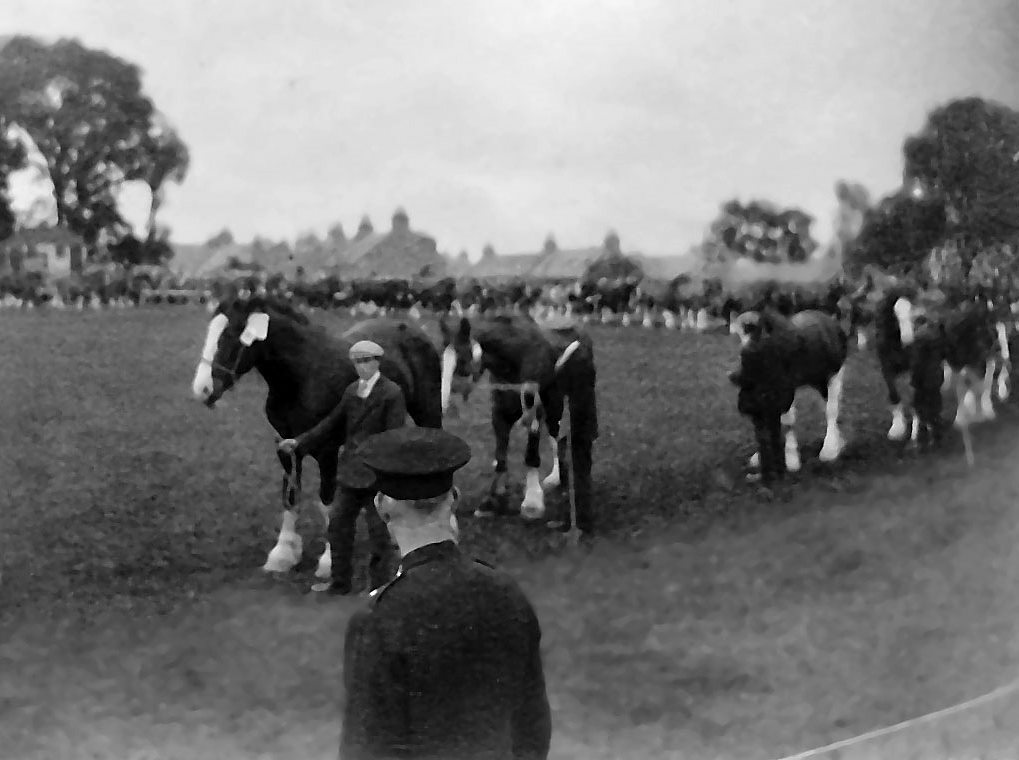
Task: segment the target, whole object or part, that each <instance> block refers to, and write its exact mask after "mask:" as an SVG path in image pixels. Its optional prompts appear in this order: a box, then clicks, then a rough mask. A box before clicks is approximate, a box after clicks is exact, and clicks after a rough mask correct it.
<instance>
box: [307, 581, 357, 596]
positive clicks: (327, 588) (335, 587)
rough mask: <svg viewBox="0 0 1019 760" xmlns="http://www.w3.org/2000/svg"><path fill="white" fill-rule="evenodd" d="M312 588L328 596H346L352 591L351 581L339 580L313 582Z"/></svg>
mask: <svg viewBox="0 0 1019 760" xmlns="http://www.w3.org/2000/svg"><path fill="white" fill-rule="evenodd" d="M311 590H312V591H315V592H318V593H325V594H327V595H328V596H346V595H347V594H349V593H350V592H351V588H350V583H340V582H338V581H330V582H328V583H315V584H312V587H311Z"/></svg>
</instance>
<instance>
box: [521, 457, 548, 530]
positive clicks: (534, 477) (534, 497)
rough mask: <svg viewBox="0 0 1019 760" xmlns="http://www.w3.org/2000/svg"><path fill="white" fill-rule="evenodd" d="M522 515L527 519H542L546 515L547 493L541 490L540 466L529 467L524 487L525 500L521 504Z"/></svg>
mask: <svg viewBox="0 0 1019 760" xmlns="http://www.w3.org/2000/svg"><path fill="white" fill-rule="evenodd" d="M520 516H521V517H523V518H524V519H525V520H540V519H541V518H542V517H544V516H545V495H544V493H542V490H541V480H540V479H539V478H538V468H537V467H528V468H527V485H526V487H525V488H524V500H523V502H522V503H521V504H520Z"/></svg>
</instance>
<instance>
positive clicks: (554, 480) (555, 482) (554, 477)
mask: <svg viewBox="0 0 1019 760" xmlns="http://www.w3.org/2000/svg"><path fill="white" fill-rule="evenodd" d="M548 442H549V445H550V446H551V448H552V472H550V473H549V474H548V475H547V476H546V477H545V479H544V480H543V481H541V487H542V488H545V489H548V488H558V487H559V483H560V482H561V479H560V477H559V441H557V440H556V439H555V436H551V435H550V436H549V437H548Z"/></svg>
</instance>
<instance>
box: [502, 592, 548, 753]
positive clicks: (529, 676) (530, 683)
mask: <svg viewBox="0 0 1019 760" xmlns="http://www.w3.org/2000/svg"><path fill="white" fill-rule="evenodd" d="M527 625H528V634H529V638H530V647H529V652H528V660H527V662H526V663H524V679H523V682H522V690H521V694H520V697H521V698H520V704H519V705H518V706H517V709H516V710H515V711H514V712H513V719H512V723H513V725H512V732H513V757H514V758H518V760H546V758H547V757H548V749H549V745H550V744H551V742H552V711H551V709H550V708H549V704H548V694H547V693H546V691H545V671H544V668H543V667H542V664H541V625H540V624H539V623H538V618H537V616H536V615H535V614H534V610H533V609H532V610H529V620H528V624H527Z"/></svg>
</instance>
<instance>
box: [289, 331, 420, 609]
mask: <svg viewBox="0 0 1019 760" xmlns="http://www.w3.org/2000/svg"><path fill="white" fill-rule="evenodd" d="M383 354H384V351H383V349H382V346H380V345H379V344H378V343H375V342H373V341H370V340H361V341H358V342H357V343H355V344H354V345H353V346H351V347H350V359H351V361H353V362H354V367H355V368H356V369H357V375H358V378H359V379H358V380H356V381H355V382H353V383H351V384H350V385H349V386H347V389H346V390H345V391H344V392H343V396H342V397H341V398H340V403H339V404H337V405H336V408H335V409H333V411H331V412H330V413H329V414H328V415H327V416H326V417H325V419H323V420H322V421H321V422H319V423H318V424H317V425H315V427H313V428H312V429H311V430H308V431H307V432H305V433H302V434H301V435H299V436H298V437H297V438H287V439H285V440H283V441H280V443H279V449H280V451H283V452H284V453H289V452H291V451H297V452H298V454H301V453H304V452H306V451H308V450H309V449H314V448H315V447H316V446H317V445H318V444H319V443H321V442H322V441H323V440H325V439H330V438H331V439H335V440H338V441H342V442H343V453H342V454H341V455H340V461H339V466H338V468H337V475H336V480H337V483H338V485H339V493H338V496H337V500H336V502H335V503H334V504H333V509H332V513H331V514H330V516H329V528H328V530H327V536H328V539H329V553H330V571H331V575H332V582H331V583H324V584H315V585H314V586H312V588H313V589H314V590H315V591H328V592H329V593H330V594H335V595H344V594H349V593H350V591H351V583H352V578H351V576H352V575H353V567H354V558H353V553H354V535H355V532H356V526H357V516H358V514H360V512H361V510H364V513H365V521H366V522H367V524H368V535H369V538H370V540H371V545H372V548H371V552H372V556H371V561H370V565H369V567H370V571H369V575H370V576H371V577H370V578H369V583H370V584H371V585H372V586H373V587H374V586H378V585H381V584H382V583H384V582H385V581H386V580H388V576H387V574H386V560H387V558H388V556H389V555H390V554H391V549H392V543H391V540H390V537H389V532H388V531H387V530H386V525H385V523H383V522H382V520H381V519H380V518H379V515H378V513H377V512H376V511H375V505H374V504H373V503H372V499H373V497H374V496H375V491H374V490H373V489H372V476H371V474H370V473H368V472H367V471H365V469H364V467H363V466H360V465H359V464H358V449H359V448H360V446H361V444H362V443H363V442H364V440H365V439H366V438H368V436H370V435H373V434H375V433H381V432H383V431H386V430H393V429H394V428H401V427H403V426H404V425H405V424H406V423H407V404H406V401H405V400H404V398H403V391H401V390H400V386H399V385H397V384H396V383H394V382H393V381H392V380H390V379H389V378H388V377H385V376H383V375H382V373H381V372H380V371H379V365H380V360H381V358H382V356H383Z"/></svg>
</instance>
